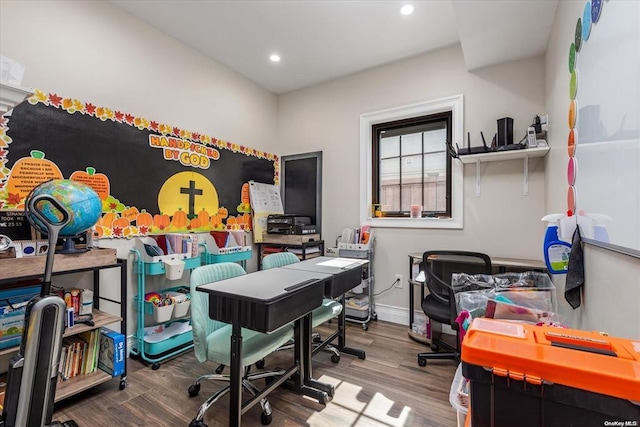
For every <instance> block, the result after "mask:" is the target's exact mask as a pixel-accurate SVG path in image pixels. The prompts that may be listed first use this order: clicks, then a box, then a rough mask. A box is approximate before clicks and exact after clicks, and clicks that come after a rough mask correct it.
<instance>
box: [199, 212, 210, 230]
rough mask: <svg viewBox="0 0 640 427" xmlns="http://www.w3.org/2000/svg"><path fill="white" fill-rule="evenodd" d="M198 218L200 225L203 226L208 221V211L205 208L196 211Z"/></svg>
mask: <svg viewBox="0 0 640 427" xmlns="http://www.w3.org/2000/svg"><path fill="white" fill-rule="evenodd" d="M198 220H199V221H200V226H204V225H206V224H207V223H208V222H209V212H207V211H206V210H205V208H202V210H201V211H200V212H198Z"/></svg>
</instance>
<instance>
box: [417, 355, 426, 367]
mask: <svg viewBox="0 0 640 427" xmlns="http://www.w3.org/2000/svg"><path fill="white" fill-rule="evenodd" d="M418 365H420V366H427V359H423V358H421V357H418Z"/></svg>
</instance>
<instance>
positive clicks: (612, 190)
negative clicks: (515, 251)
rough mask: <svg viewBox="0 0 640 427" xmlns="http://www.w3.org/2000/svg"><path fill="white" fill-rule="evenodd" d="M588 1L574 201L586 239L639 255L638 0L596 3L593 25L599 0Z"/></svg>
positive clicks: (578, 62)
mask: <svg viewBox="0 0 640 427" xmlns="http://www.w3.org/2000/svg"><path fill="white" fill-rule="evenodd" d="M587 3H589V4H586V5H585V13H584V14H583V16H581V17H580V18H581V19H582V24H583V31H582V45H581V46H580V49H579V51H578V53H577V54H576V66H575V68H576V69H577V73H576V74H577V92H576V98H575V99H576V105H577V111H578V114H577V119H576V129H577V137H576V141H577V143H576V150H575V159H576V163H577V168H576V175H575V184H574V187H575V208H576V212H577V213H578V214H579V218H586V220H585V221H584V224H583V220H582V219H581V220H580V222H579V223H580V225H581V231H582V234H583V236H584V237H585V238H586V239H585V240H586V241H588V242H589V243H595V244H599V245H601V246H605V247H608V248H609V249H613V250H618V251H622V252H625V253H629V254H631V255H636V256H640V2H638V1H627V0H618V1H616V0H610V1H601V2H597V3H599V5H600V7H601V11H600V15H599V16H595V15H592V16H594V17H595V19H593V18H592V19H593V21H595V22H593V23H592V24H591V25H590V29H587V28H585V15H586V13H587V9H589V10H590V11H591V5H592V4H594V3H596V2H587ZM576 18H578V17H576ZM586 19H589V18H588V17H587V18H586ZM569 175H570V172H569V171H568V176H569ZM569 183H571V178H569ZM580 214H582V216H580Z"/></svg>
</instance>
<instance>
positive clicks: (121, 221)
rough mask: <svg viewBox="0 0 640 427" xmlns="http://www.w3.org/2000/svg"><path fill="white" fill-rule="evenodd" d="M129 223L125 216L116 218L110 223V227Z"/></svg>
mask: <svg viewBox="0 0 640 427" xmlns="http://www.w3.org/2000/svg"><path fill="white" fill-rule="evenodd" d="M129 225H130V222H129V220H128V219H127V218H118V219H116V220H115V221H113V223H111V228H115V227H122V228H124V227H128V226H129Z"/></svg>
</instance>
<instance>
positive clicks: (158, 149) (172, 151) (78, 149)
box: [0, 90, 279, 238]
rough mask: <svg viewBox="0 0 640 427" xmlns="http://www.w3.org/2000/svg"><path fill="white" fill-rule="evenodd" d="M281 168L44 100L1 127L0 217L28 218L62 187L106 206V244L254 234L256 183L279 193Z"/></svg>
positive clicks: (273, 159) (205, 139)
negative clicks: (30, 204)
mask: <svg viewBox="0 0 640 427" xmlns="http://www.w3.org/2000/svg"><path fill="white" fill-rule="evenodd" d="M278 162H279V159H278V156H276V155H274V154H270V153H266V152H263V151H260V150H256V149H252V148H250V147H248V146H246V145H242V144H239V143H234V142H230V141H224V140H222V139H218V138H215V137H211V136H208V135H204V134H201V133H197V132H192V131H188V130H185V129H180V128H178V127H176V126H173V125H171V124H165V123H159V122H156V121H153V120H148V119H146V118H142V117H136V116H133V115H131V114H127V113H123V112H120V111H114V110H111V109H109V108H106V107H98V106H94V105H93V104H91V103H88V102H83V101H79V100H77V99H71V98H63V97H60V96H58V95H56V94H47V93H45V92H43V91H40V90H36V91H35V92H34V95H33V96H31V97H30V98H29V99H28V100H27V101H26V102H23V103H21V104H19V105H17V106H16V107H15V108H14V109H13V110H12V111H10V112H9V113H7V114H6V115H5V116H3V117H2V119H1V120H0V211H5V210H6V211H8V210H12V211H15V210H24V203H25V200H26V198H27V197H28V194H29V193H30V191H31V190H32V189H33V188H35V187H36V186H37V185H38V184H40V183H42V182H44V181H47V180H49V179H57V178H64V179H72V180H76V181H80V182H83V183H85V184H88V185H90V186H91V187H92V188H93V189H94V190H95V191H96V193H98V195H99V196H100V198H101V200H102V208H103V209H102V212H103V215H102V218H101V219H100V221H99V222H98V225H97V226H96V232H97V233H98V235H99V237H103V238H106V237H134V236H143V235H148V234H165V233H168V232H203V231H210V230H247V231H248V230H250V229H251V227H252V220H251V207H250V203H249V200H248V197H249V191H248V188H247V186H248V182H249V181H251V180H257V181H261V182H272V183H274V184H277V183H278V182H279V176H278V169H279V167H278ZM245 184H246V185H245ZM243 190H244V191H243Z"/></svg>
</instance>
